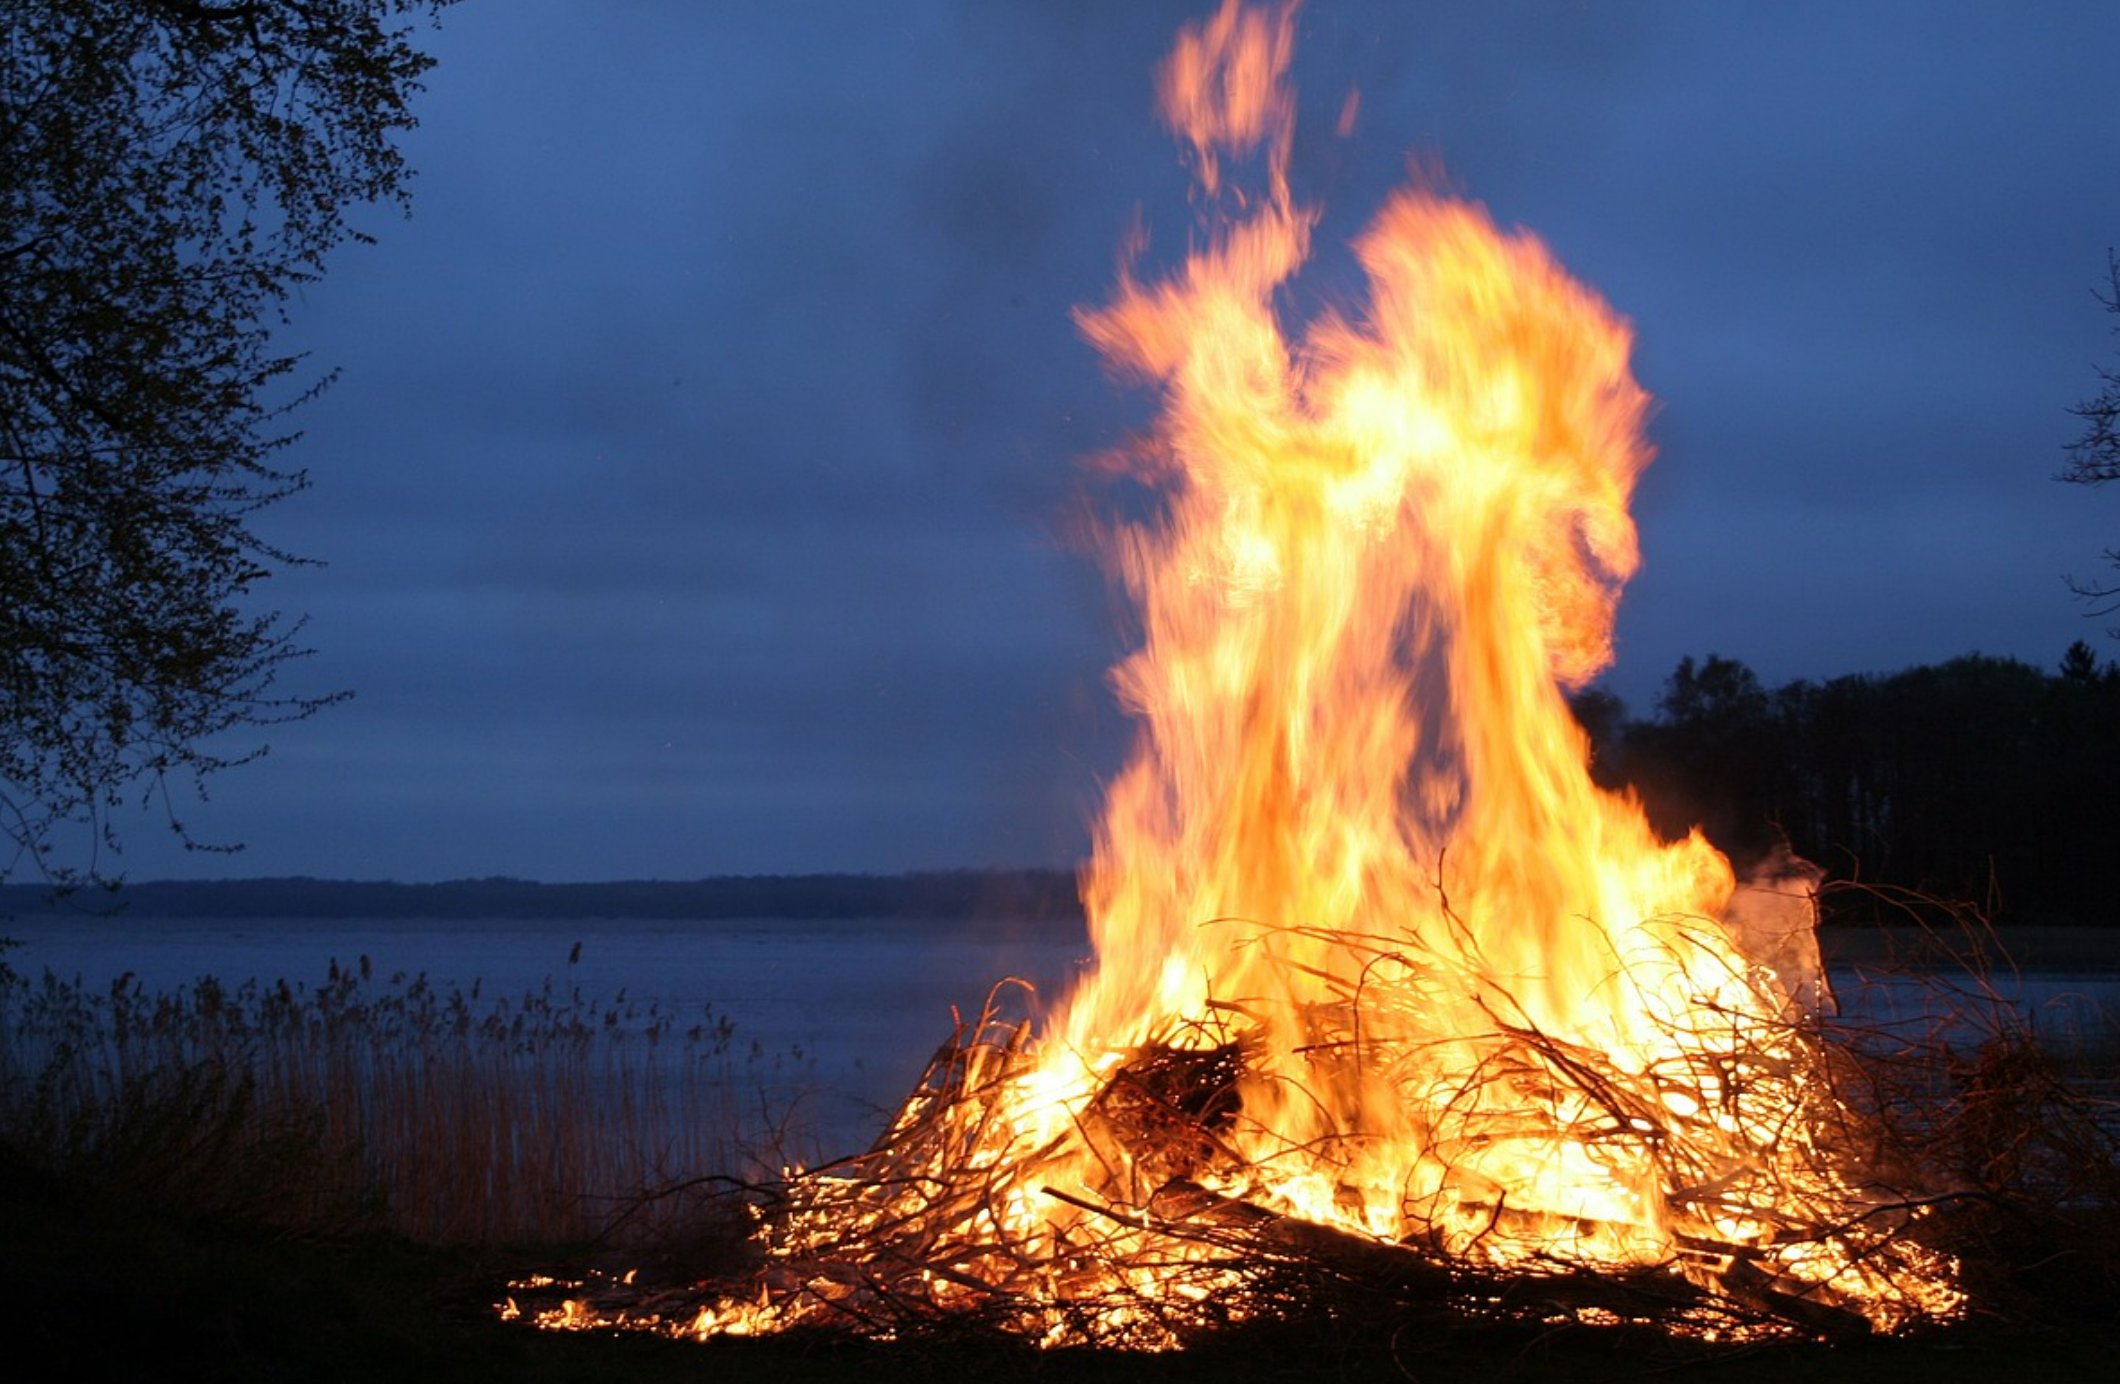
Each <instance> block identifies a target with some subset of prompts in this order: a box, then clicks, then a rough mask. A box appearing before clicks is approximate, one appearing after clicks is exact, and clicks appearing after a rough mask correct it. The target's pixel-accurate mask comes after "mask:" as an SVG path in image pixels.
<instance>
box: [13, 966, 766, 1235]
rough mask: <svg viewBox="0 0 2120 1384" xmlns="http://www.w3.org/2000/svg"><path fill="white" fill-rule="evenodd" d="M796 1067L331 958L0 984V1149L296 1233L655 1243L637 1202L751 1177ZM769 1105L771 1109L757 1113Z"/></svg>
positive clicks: (642, 1016) (647, 1206) (578, 997)
mask: <svg viewBox="0 0 2120 1384" xmlns="http://www.w3.org/2000/svg"><path fill="white" fill-rule="evenodd" d="M797 1066H799V1059H798V1060H795V1061H791V1059H790V1058H789V1057H788V1055H784V1054H767V1053H763V1052H760V1051H759V1050H757V1049H756V1048H755V1047H748V1048H747V1047H745V1046H744V1045H741V1044H740V1043H739V1042H738V1041H737V1036H736V1033H735V1031H734V1028H733V1026H732V1025H731V1024H730V1023H729V1021H728V1020H727V1019H726V1018H720V1017H717V1016H716V1015H715V1014H714V1013H713V1011H712V1009H711V1008H707V1009H705V1010H703V1011H701V1012H700V1013H699V1014H697V1015H692V1016H687V1018H686V1019H684V1020H680V1019H679V1017H678V1016H676V1015H673V1014H671V1013H669V1012H667V1011H665V1010H663V1009H661V1008H659V1007H658V1006H656V1005H653V1004H650V1005H645V1006H642V1005H636V1004H631V1003H628V1002H627V1001H626V999H625V997H624V995H623V993H621V995H620V996H619V997H618V998H617V999H615V1000H613V1001H610V1002H597V1001H593V1000H589V999H585V998H584V997H583V996H582V994H581V993H580V992H579V990H578V989H575V988H573V987H571V986H569V985H566V984H561V983H555V982H554V981H552V980H550V979H548V980H547V981H546V982H545V983H544V985H543V986H542V987H541V988H539V989H535V990H532V991H530V992H528V993H525V994H522V995H518V996H488V995H484V994H483V993H482V990H481V987H480V986H478V985H473V986H472V987H471V988H470V989H469V990H468V991H464V990H458V989H453V988H452V989H446V990H444V989H439V988H437V987H435V986H433V985H431V984H430V983H429V982H428V980H427V979H426V977H425V976H424V975H414V976H407V975H404V974H402V973H400V974H392V975H389V976H387V977H382V978H378V975H377V973H376V971H375V969H374V967H373V966H372V965H371V963H370V962H369V960H368V958H366V957H362V958H361V959H360V960H359V961H358V962H356V963H355V964H353V965H350V966H341V965H339V964H337V963H333V965H332V967H331V970H330V974H329V975H328V976H327V978H326V979H325V980H324V982H323V983H322V984H320V985H317V986H315V987H313V988H312V987H309V986H307V985H303V984H290V983H289V982H287V981H285V980H282V981H280V982H278V983H277V984H272V985H264V984H259V983H256V982H245V983H244V984H242V985H239V986H234V987H229V986H224V985H223V984H222V983H220V982H219V981H217V980H215V979H212V978H207V979H203V980H200V981H198V982H196V983H194V984H192V985H190V986H188V987H185V988H183V989H181V990H178V991H176V992H173V993H164V994H149V993H146V992H145V991H144V990H143V989H142V988H141V987H140V986H139V985H138V984H137V983H136V982H135V981H133V979H132V978H131V977H130V976H127V977H121V978H120V979H119V980H117V981H116V982H114V983H113V984H112V985H111V986H110V987H109V988H108V989H107V990H104V991H90V990H89V989H87V988H85V987H83V986H82V985H80V984H79V983H76V982H69V981H65V980H61V979H59V978H57V977H54V976H52V975H50V974H49V973H46V974H45V975H44V976H43V977H42V978H41V979H38V980H34V981H33V980H30V979H28V978H25V977H22V976H7V977H6V978H5V979H4V980H0V1151H4V1152H6V1153H7V1154H8V1156H9V1157H11V1158H12V1159H14V1160H16V1161H18V1162H19V1163H22V1164H24V1165H27V1166H29V1167H31V1168H34V1169H37V1170H40V1171H41V1172H43V1173H45V1174H47V1175H50V1176H54V1177H59V1178H64V1179H71V1180H72V1181H73V1182H74V1183H76V1184H79V1185H83V1186H93V1187H95V1188H96V1189H97V1192H98V1194H99V1195H109V1196H116V1197H131V1198H135V1199H137V1200H138V1201H140V1202H141V1203H142V1204H145V1203H148V1202H158V1203H162V1204H165V1205H170V1206H176V1207H182V1208H189V1209H192V1210H196V1211H198V1212H201V1213H206V1214H220V1215H233V1216H238V1217H243V1218H246V1219H251V1220H258V1221H263V1222H267V1223H272V1224H277V1225H281V1226H285V1227H288V1228H292V1229H297V1230H304V1231H310V1230H327V1231H328V1230H339V1229H349V1228H355V1227H377V1226H379V1227H383V1228H387V1229H390V1230H392V1231H395V1232H398V1233H401V1234H404V1235H407V1236H410V1237H413V1238H415V1239H418V1240H421V1241H426V1242H430V1243H464V1242H520V1243H544V1244H558V1243H569V1242H582V1241H586V1240H590V1239H595V1238H598V1237H608V1236H609V1235H611V1234H613V1233H614V1232H615V1233H618V1234H620V1235H621V1236H623V1237H629V1238H633V1239H639V1238H642V1237H649V1236H658V1235H667V1234H670V1233H672V1232H673V1230H675V1229H676V1227H675V1226H674V1224H673V1218H675V1217H677V1216H679V1215H681V1214H682V1208H681V1206H680V1204H679V1203H678V1202H677V1201H675V1200H673V1199H670V1198H658V1197H654V1196H652V1195H650V1194H651V1193H652V1192H653V1191H654V1190H655V1189H657V1188H660V1187H662V1186H664V1185H666V1184H668V1183H670V1182H672V1181H674V1180H677V1179H679V1178H685V1177H693V1176H697V1175H699V1174H700V1173H702V1172H703V1171H715V1172H722V1173H728V1174H734V1175H744V1174H748V1175H752V1176H756V1175H759V1174H760V1172H761V1171H762V1166H764V1165H762V1164H761V1163H760V1162H759V1161H758V1160H759V1159H761V1158H765V1157H771V1156H773V1155H774V1153H775V1152H776V1144H777V1143H778V1142H779V1138H780V1136H781V1135H782V1134H784V1133H785V1132H786V1130H785V1126H784V1123H783V1122H784V1121H785V1120H786V1119H787V1118H788V1116H787V1114H786V1110H785V1107H784V1106H778V1105H774V1104H773V1103H772V1102H769V1101H768V1099H767V1097H766V1095H765V1092H766V1090H767V1088H768V1085H769V1084H771V1085H774V1086H775V1087H776V1089H779V1090H780V1091H781V1092H782V1095H783V1098H785V1091H786V1088H787V1083H788V1082H789V1081H790V1080H799V1079H800V1073H799V1071H796V1070H793V1069H792V1068H794V1067H797ZM775 1110H778V1111H779V1112H780V1113H778V1114H776V1113H774V1112H775Z"/></svg>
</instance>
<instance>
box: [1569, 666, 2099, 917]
mask: <svg viewBox="0 0 2120 1384" xmlns="http://www.w3.org/2000/svg"><path fill="white" fill-rule="evenodd" d="M1575 709H1576V714H1577V717H1578V718H1579V719H1580V720H1581V721H1582V723H1583V725H1584V726H1585V728H1586V729H1587V730H1588V731H1589V732H1590V736H1591V741H1592V744H1593V747H1594V759H1593V762H1592V765H1593V772H1594V773H1595V775H1596V776H1597V777H1598V779H1599V780H1600V782H1602V783H1604V784H1606V785H1607V786H1608V787H1609V786H1619V785H1628V786H1631V787H1633V788H1634V789H1635V790H1636V791H1637V792H1638V793H1639V794H1640V795H1641V797H1642V801H1643V804H1644V806H1645V807H1646V808H1647V809H1648V812H1649V816H1650V819H1651V821H1652V822H1654V823H1655V825H1656V826H1657V828H1658V830H1660V831H1662V832H1663V833H1665V834H1666V835H1677V834H1679V833H1682V832H1683V831H1684V830H1685V829H1686V828H1687V827H1688V826H1690V825H1692V824H1695V823H1698V824H1699V825H1700V826H1701V827H1702V829H1703V830H1704V831H1705V832H1706V834H1707V836H1708V838H1709V839H1710V840H1711V841H1713V842H1714V843H1715V844H1716V845H1717V846H1719V847H1721V848H1722V849H1723V850H1724V851H1725V852H1726V853H1728V854H1729V855H1731V856H1732V857H1733V858H1734V859H1736V860H1737V861H1738V862H1739V863H1740V864H1742V863H1744V862H1746V861H1748V860H1751V859H1755V858H1757V857H1759V856H1760V855H1761V854H1763V853H1764V852H1766V851H1768V850H1770V849H1771V848H1772V847H1773V846H1774V845H1775V844H1776V843H1777V842H1781V841H1784V840H1785V841H1786V842H1787V844H1788V845H1789V846H1790V847H1791V848H1792V849H1793V850H1794V851H1795V852H1796V853H1797V854H1798V855H1800V856H1803V857H1805V858H1806V859H1809V860H1811V861H1814V862H1816V863H1817V864H1818V865H1820V866H1822V867H1824V868H1825V869H1826V870H1827V871H1828V872H1829V875H1830V877H1832V878H1835V879H1840V880H1858V881H1862V882H1866V883H1871V884H1879V885H1890V886H1896V887H1899V888H1903V889H1911V890H1920V891H1923V892H1926V893H1929V894H1932V895H1936V896H1939V897H1943V898H1948V899H1951V900H1955V901H1961V902H1967V903H1974V904H1979V905H1982V906H1985V907H1989V908H1990V909H1991V918H1992V921H1994V922H1996V923H1998V924H2008V923H2011V922H2025V923H2049V922H2050V923H2081V924H2104V925H2120V815H2116V813H2115V804H2116V803H2120V669H2116V668H2115V667H2114V665H2113V664H2112V663H2110V662H2107V663H2105V664H2104V665H2102V666H2101V665H2100V663H2099V660H2098V657H2097V655H2096V653H2095V651H2094V650H2092V649H2091V647H2090V646H2089V645H2088V644H2084V643H2082V642H2080V641H2079V642H2078V643H2076V644H2075V645H2073V646H2072V647H2071V648H2070V649H2069V650H2068V651H2067V653H2066V654H2065V655H2064V656H2063V658H2062V659H2061V661H2060V663H2059V665H2058V667H2057V669H2056V670H2055V671H2054V672H2051V673H2049V672H2046V671H2043V670H2041V669H2039V668H2036V667H2034V666H2032V665H2030V664H2027V663H2023V662H2020V661H2018V660H2016V659H2008V658H1990V657H1986V656H1983V655H1978V654H1973V655H1968V656H1966V657H1963V658H1956V659H1952V660H1951V661H1949V662H1947V663H1941V664H1936V665H1933V666H1927V665H1925V666H1922V667H1918V668H1909V669H1907V670H1906V671H1904V672H1900V673H1893V674H1889V675H1874V674H1857V675H1852V676H1848V677H1840V678H1834V679H1832V680H1831V681H1828V682H1809V681H1797V682H1791V683H1786V684H1784V685H1782V686H1780V687H1771V688H1770V687H1767V686H1765V685H1764V684H1762V683H1761V682H1760V680H1759V678H1758V676H1757V675H1756V674H1754V673H1753V671H1752V670H1751V669H1750V668H1747V667H1746V666H1745V665H1744V664H1742V663H1740V662H1738V661H1736V660H1735V659H1729V658H1723V657H1720V656H1716V655H1711V656H1709V657H1708V658H1707V659H1705V660H1703V661H1696V660H1694V659H1692V658H1687V659H1684V660H1682V661H1681V662H1680V663H1679V665H1678V668H1677V670H1676V671H1675V672H1673V673H1672V674H1671V676H1670V678H1669V679H1668V680H1667V681H1666V682H1665V684H1664V689H1663V693H1662V695H1661V696H1660V697H1659V699H1658V701H1657V705H1656V710H1655V714H1654V716H1653V717H1651V718H1650V719H1647V720H1636V719H1632V718H1630V717H1629V716H1628V715H1627V714H1626V709H1625V708H1624V707H1623V706H1621V705H1620V703H1619V702H1618V701H1617V700H1616V699H1614V698H1612V697H1611V696H1609V695H1607V694H1604V693H1600V692H1598V691H1595V690H1592V691H1591V692H1588V693H1586V694H1583V695H1581V696H1578V697H1577V698H1576V700H1575ZM1843 907H1845V905H1844V904H1843Z"/></svg>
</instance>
